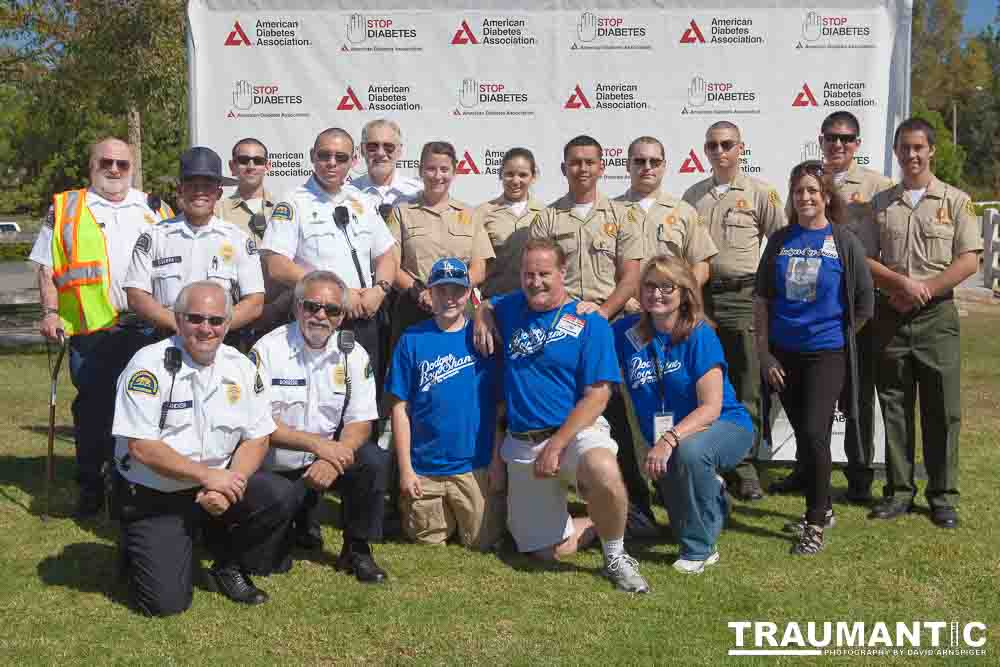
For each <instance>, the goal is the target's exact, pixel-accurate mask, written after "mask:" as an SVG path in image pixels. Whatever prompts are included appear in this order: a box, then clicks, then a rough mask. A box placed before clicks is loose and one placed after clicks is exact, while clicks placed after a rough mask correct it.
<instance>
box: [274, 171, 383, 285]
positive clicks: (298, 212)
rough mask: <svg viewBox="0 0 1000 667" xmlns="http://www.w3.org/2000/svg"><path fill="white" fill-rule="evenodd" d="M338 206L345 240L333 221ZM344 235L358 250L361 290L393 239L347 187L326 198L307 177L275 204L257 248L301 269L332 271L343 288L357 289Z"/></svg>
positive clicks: (367, 203) (372, 211)
mask: <svg viewBox="0 0 1000 667" xmlns="http://www.w3.org/2000/svg"><path fill="white" fill-rule="evenodd" d="M338 206H344V207H346V208H347V211H348V213H349V214H350V221H349V223H348V224H347V228H346V236H345V231H344V230H342V229H341V228H340V227H338V226H337V223H335V222H334V218H333V211H334V209H335V208H337V207H338ZM347 236H349V237H350V243H351V244H353V246H354V248H355V250H357V252H358V262H359V263H360V264H361V271H362V273H363V274H364V279H365V285H364V286H365V287H371V286H372V273H373V271H372V262H373V260H374V259H375V258H376V257H380V256H382V255H384V254H385V253H386V252H388V251H389V250H390V249H391V248H392V245H393V244H394V243H395V242H396V241H395V239H393V238H392V234H390V233H389V228H388V227H386V226H385V221H384V220H382V216H380V215H379V214H378V212H377V211H376V210H375V209H374V208H372V205H371V202H370V201H369V200H368V199H367V198H365V197H363V196H361V195H360V194H359V193H358V192H357V191H356V190H354V189H353V188H351V189H347V188H345V189H342V190H341V191H340V192H338V193H337V194H336V195H330V194H329V193H327V192H326V191H325V190H324V189H323V188H322V187H320V185H319V183H317V182H316V178H315V177H312V178H310V179H309V180H308V181H307V182H306V183H305V185H301V186H299V187H298V188H296V189H295V190H294V191H293V192H291V193H290V194H288V195H286V196H285V197H284V198H283V199H282V200H281V201H280V202H279V203H278V204H277V205H275V207H274V210H273V211H272V212H271V219H270V221H269V222H268V225H267V231H266V232H264V241H263V243H262V244H261V249H262V250H268V251H270V252H275V253H278V254H279V255H284V256H285V257H287V258H288V259H290V260H292V261H293V262H295V263H296V264H298V265H299V266H301V267H303V268H304V269H306V270H307V271H311V270H313V269H322V270H325V271H333V272H334V273H336V274H337V275H338V276H340V277H341V278H342V279H343V281H344V282H345V283H347V286H348V287H350V288H354V289H358V288H360V287H361V282H360V281H359V279H358V270H357V268H356V267H355V265H354V260H353V259H352V258H351V246H350V245H349V244H348V242H347Z"/></svg>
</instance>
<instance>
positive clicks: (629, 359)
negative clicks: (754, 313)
mask: <svg viewBox="0 0 1000 667" xmlns="http://www.w3.org/2000/svg"><path fill="white" fill-rule="evenodd" d="M639 303H640V305H641V307H642V313H641V314H640V315H633V316H631V317H626V318H625V319H623V320H621V321H620V322H618V323H617V324H616V325H615V327H614V330H615V349H616V351H617V353H618V361H619V363H620V364H621V366H622V372H623V374H624V378H625V384H624V387H625V400H626V403H627V404H628V410H629V418H630V420H632V421H633V426H632V430H633V432H634V433H641V434H642V437H641V443H640V444H641V449H644V450H646V456H645V464H644V465H643V466H642V467H643V469H644V471H645V472H646V474H647V475H648V476H649V478H650V479H652V480H653V481H654V483H655V484H656V487H657V490H658V491H659V493H660V496H661V498H662V499H663V500H664V502H665V504H666V506H667V512H668V513H669V515H670V525H671V527H672V528H673V530H674V534H675V536H676V537H677V541H678V542H679V543H680V554H679V558H678V559H677V561H676V562H675V563H674V569H676V570H678V571H679V572H683V573H687V574H700V573H701V572H702V571H704V569H705V567H707V566H709V565H714V564H715V563H717V562H719V552H718V550H717V549H716V541H717V540H718V538H719V533H721V532H722V524H723V521H724V519H725V516H726V511H727V509H728V507H727V500H726V497H725V495H724V489H725V485H724V484H723V483H722V479H721V478H720V477H719V476H718V473H719V472H720V471H724V470H728V469H730V468H733V467H734V466H736V464H738V463H739V462H740V461H742V460H743V456H744V455H745V454H746V453H747V451H749V449H750V446H751V445H752V444H753V425H752V424H751V422H750V415H749V414H748V413H747V411H746V409H745V408H744V407H743V404H742V403H740V402H739V401H738V400H736V393H735V392H734V391H733V386H732V385H731V384H730V383H729V379H728V376H727V372H726V371H727V365H726V360H725V356H724V355H723V352H722V345H721V344H720V343H719V339H718V337H717V336H716V335H715V331H714V330H713V329H712V326H711V325H710V324H709V322H708V320H707V318H706V317H705V311H704V307H703V304H702V300H701V289H700V288H699V286H698V283H697V281H696V280H695V277H694V273H693V272H692V271H691V267H690V266H689V265H688V264H687V263H686V262H685V261H684V260H681V259H676V258H674V257H668V256H666V255H658V256H656V257H653V258H652V259H650V260H649V261H648V262H647V263H646V265H645V266H644V267H643V270H642V273H641V275H640V280H639Z"/></svg>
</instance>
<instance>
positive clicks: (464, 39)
mask: <svg viewBox="0 0 1000 667" xmlns="http://www.w3.org/2000/svg"><path fill="white" fill-rule="evenodd" d="M451 43H452V44H478V43H479V40H478V39H476V35H475V33H473V32H472V28H470V27H469V24H468V23H467V22H466V21H465V20H464V19H463V20H462V25H460V26H459V27H458V30H456V31H455V36H454V37H452V38H451Z"/></svg>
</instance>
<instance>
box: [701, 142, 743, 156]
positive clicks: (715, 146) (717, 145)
mask: <svg viewBox="0 0 1000 667" xmlns="http://www.w3.org/2000/svg"><path fill="white" fill-rule="evenodd" d="M738 143H740V142H738V141H731V140H726V141H706V142H705V150H706V151H714V150H719V149H721V150H722V152H723V153H728V152H729V151H731V150H733V146H735V145H736V144H738Z"/></svg>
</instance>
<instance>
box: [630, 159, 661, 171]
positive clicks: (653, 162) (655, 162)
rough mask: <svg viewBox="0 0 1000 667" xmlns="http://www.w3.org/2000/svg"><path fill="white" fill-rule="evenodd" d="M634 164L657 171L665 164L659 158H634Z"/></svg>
mask: <svg viewBox="0 0 1000 667" xmlns="http://www.w3.org/2000/svg"><path fill="white" fill-rule="evenodd" d="M632 164H634V165H635V166H637V167H649V168H650V169H657V168H659V167H660V165H662V164H663V158H659V157H634V158H632Z"/></svg>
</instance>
